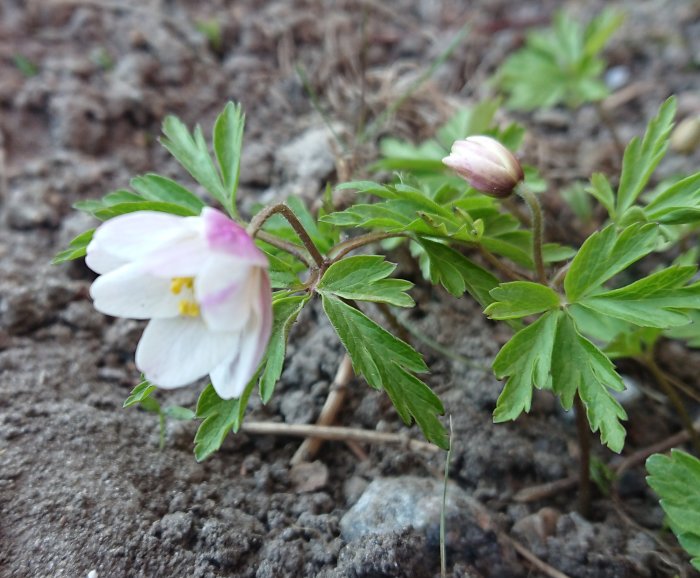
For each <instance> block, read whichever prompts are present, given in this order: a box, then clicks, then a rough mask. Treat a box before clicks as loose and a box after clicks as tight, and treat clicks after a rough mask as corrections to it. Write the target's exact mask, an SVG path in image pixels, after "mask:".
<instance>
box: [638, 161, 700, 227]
mask: <svg viewBox="0 0 700 578" xmlns="http://www.w3.org/2000/svg"><path fill="white" fill-rule="evenodd" d="M644 213H645V215H646V217H647V219H648V220H650V221H656V222H658V223H664V224H668V225H679V224H683V223H697V222H698V221H700V173H695V174H694V175H691V176H689V177H687V178H685V179H683V180H681V181H678V182H677V183H674V184H673V185H671V186H670V187H668V188H667V189H666V190H664V191H663V192H661V193H660V194H658V195H656V196H655V197H654V199H653V200H652V201H651V202H650V203H649V204H648V205H647V206H646V207H644Z"/></svg>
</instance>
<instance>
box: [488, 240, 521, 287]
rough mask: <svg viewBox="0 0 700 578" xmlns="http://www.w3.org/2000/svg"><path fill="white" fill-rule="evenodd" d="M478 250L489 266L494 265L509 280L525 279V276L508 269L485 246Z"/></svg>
mask: <svg viewBox="0 0 700 578" xmlns="http://www.w3.org/2000/svg"><path fill="white" fill-rule="evenodd" d="M477 249H478V250H479V253H481V256H482V257H483V258H484V259H486V261H487V262H488V263H489V265H493V267H494V268H495V269H496V270H497V271H500V272H501V273H503V274H504V275H505V276H506V277H507V278H508V279H512V280H513V281H522V280H523V279H525V277H524V276H523V275H521V274H520V273H518V272H517V271H514V270H513V269H511V268H510V267H508V265H506V264H505V263H504V262H503V261H501V260H500V259H499V258H498V257H496V255H494V254H493V253H492V252H491V251H489V250H488V249H487V248H486V247H484V246H483V245H477Z"/></svg>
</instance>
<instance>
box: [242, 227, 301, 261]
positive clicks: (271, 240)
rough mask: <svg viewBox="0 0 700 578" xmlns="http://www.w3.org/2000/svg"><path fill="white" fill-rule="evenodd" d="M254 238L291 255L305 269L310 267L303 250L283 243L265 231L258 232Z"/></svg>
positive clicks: (291, 244)
mask: <svg viewBox="0 0 700 578" xmlns="http://www.w3.org/2000/svg"><path fill="white" fill-rule="evenodd" d="M256 237H257V238H258V239H260V240H261V241H265V243H267V244H268V245H272V246H273V247H277V248H278V249H281V250H282V251H286V252H287V253H289V254H290V255H293V256H294V257H296V258H297V259H299V261H301V262H302V263H304V264H305V265H306V266H307V267H310V266H311V265H312V263H311V261H310V260H309V257H308V255H307V254H306V253H304V250H303V249H302V248H301V247H299V246H298V245H295V244H294V243H290V242H289V241H285V240H284V239H280V238H279V237H275V236H274V235H270V233H266V232H265V231H258V233H257V235H256Z"/></svg>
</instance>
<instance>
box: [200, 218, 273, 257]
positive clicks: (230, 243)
mask: <svg viewBox="0 0 700 578" xmlns="http://www.w3.org/2000/svg"><path fill="white" fill-rule="evenodd" d="M202 218H203V219H204V236H205V239H206V241H207V245H208V246H209V248H211V249H214V250H218V251H225V252H226V253H229V254H232V255H236V256H238V257H242V258H244V259H246V260H248V261H250V262H251V263H254V264H256V265H260V266H264V267H266V266H267V259H266V258H265V256H264V255H263V254H262V252H261V251H260V250H259V249H258V248H257V247H256V246H255V243H254V242H253V239H251V238H250V236H249V235H248V233H246V231H245V229H244V228H243V227H241V226H240V225H238V224H237V223H234V222H233V221H232V220H231V219H229V218H228V217H227V216H226V215H224V214H223V213H222V212H220V211H217V210H216V209H211V208H209V207H207V208H205V209H204V210H203V211H202Z"/></svg>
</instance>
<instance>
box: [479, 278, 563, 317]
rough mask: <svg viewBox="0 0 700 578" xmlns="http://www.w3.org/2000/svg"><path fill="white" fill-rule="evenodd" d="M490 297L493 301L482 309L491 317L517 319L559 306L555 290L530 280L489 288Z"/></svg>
mask: <svg viewBox="0 0 700 578" xmlns="http://www.w3.org/2000/svg"><path fill="white" fill-rule="evenodd" d="M491 297H493V299H494V303H492V304H491V305H489V306H488V307H487V308H486V310H485V311H484V313H485V314H486V315H488V316H489V317H490V318H491V319H519V318H521V317H527V316H528V315H534V314H536V313H543V312H544V311H549V310H554V309H558V308H559V306H560V302H559V295H558V294H557V292H556V291H554V290H553V289H550V288H549V287H547V286H545V285H541V284H539V283H532V282H530V281H513V282H511V283H501V284H500V285H499V286H498V287H496V288H495V289H492V290H491Z"/></svg>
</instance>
